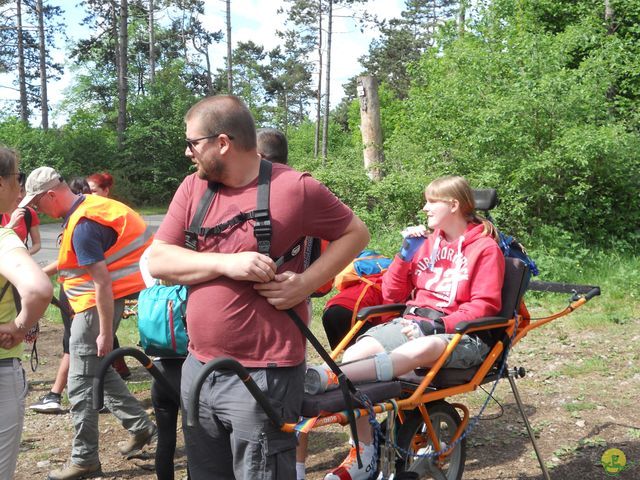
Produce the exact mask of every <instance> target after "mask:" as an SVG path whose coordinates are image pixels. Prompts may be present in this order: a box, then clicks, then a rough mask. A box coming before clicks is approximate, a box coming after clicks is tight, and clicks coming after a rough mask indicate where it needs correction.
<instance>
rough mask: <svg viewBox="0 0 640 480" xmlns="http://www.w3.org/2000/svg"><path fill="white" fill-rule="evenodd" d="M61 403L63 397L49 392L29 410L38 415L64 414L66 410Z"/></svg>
mask: <svg viewBox="0 0 640 480" xmlns="http://www.w3.org/2000/svg"><path fill="white" fill-rule="evenodd" d="M61 403H62V395H60V394H59V393H53V392H49V393H47V394H46V395H44V396H42V397H40V400H39V401H38V402H37V403H34V404H33V405H31V406H30V407H29V408H30V409H31V410H33V411H35V412H38V413H63V412H64V410H63V409H62V405H61Z"/></svg>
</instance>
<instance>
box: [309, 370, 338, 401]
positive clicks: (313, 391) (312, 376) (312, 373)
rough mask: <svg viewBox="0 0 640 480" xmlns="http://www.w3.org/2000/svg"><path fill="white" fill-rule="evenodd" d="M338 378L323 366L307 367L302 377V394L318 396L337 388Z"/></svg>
mask: <svg viewBox="0 0 640 480" xmlns="http://www.w3.org/2000/svg"><path fill="white" fill-rule="evenodd" d="M339 385H340V384H339V382H338V376H337V375H336V374H335V373H333V371H332V370H331V369H330V368H329V367H328V366H327V365H325V364H323V365H319V366H315V367H309V368H307V372H306V373H305V375H304V392H305V393H308V394H309V395H318V394H319V393H324V392H326V391H327V390H333V389H334V388H338V386H339Z"/></svg>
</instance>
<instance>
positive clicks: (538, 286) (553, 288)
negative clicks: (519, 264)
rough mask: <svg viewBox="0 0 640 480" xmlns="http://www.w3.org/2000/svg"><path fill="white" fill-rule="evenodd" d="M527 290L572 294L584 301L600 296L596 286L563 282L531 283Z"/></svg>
mask: <svg viewBox="0 0 640 480" xmlns="http://www.w3.org/2000/svg"><path fill="white" fill-rule="evenodd" d="M528 289H529V290H533V291H536V292H553V293H573V294H574V295H584V299H585V300H586V301H589V300H591V299H592V298H593V297H595V296H597V295H600V287H598V286H593V285H577V284H574V283H563V282H541V281H531V282H530V283H529V287H528Z"/></svg>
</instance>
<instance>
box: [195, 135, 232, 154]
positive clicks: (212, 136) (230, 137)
mask: <svg viewBox="0 0 640 480" xmlns="http://www.w3.org/2000/svg"><path fill="white" fill-rule="evenodd" d="M220 135H222V133H214V134H212V135H206V136H204V137H200V138H194V139H193V140H191V139H189V138H185V139H184V141H185V143H186V144H187V148H189V150H190V151H191V153H196V152H195V148H196V145H197V144H198V142H200V141H202V140H209V139H210V138H217V137H219V136H220ZM226 135H227V138H228V139H229V140H233V136H232V135H229V134H226Z"/></svg>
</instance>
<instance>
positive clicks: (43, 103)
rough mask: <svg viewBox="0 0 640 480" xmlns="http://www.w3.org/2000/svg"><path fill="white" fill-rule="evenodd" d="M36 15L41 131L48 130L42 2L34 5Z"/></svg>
mask: <svg viewBox="0 0 640 480" xmlns="http://www.w3.org/2000/svg"><path fill="white" fill-rule="evenodd" d="M36 11H37V14H38V34H39V36H40V42H39V50H40V52H39V54H40V108H41V111H42V129H43V130H45V131H46V130H49V100H48V98H47V49H46V39H45V37H44V13H43V11H42V0H38V2H37V4H36Z"/></svg>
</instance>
